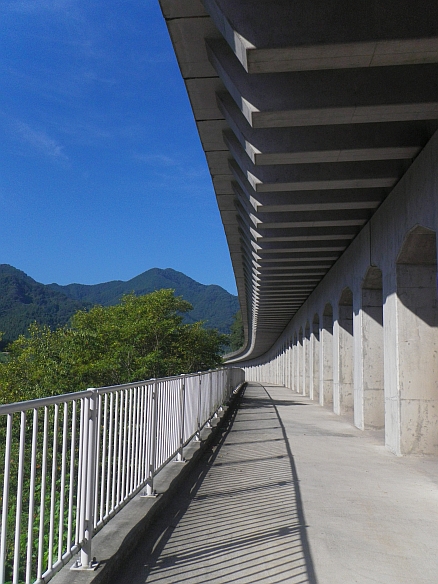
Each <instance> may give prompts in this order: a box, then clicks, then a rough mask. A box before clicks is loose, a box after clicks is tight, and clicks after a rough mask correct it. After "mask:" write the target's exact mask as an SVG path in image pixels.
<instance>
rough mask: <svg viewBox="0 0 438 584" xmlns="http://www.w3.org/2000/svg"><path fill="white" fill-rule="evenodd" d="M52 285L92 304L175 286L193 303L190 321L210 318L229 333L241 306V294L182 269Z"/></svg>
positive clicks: (211, 324) (213, 325)
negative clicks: (184, 272)
mask: <svg viewBox="0 0 438 584" xmlns="http://www.w3.org/2000/svg"><path fill="white" fill-rule="evenodd" d="M49 286H50V288H52V289H53V290H56V291H58V292H62V293H63V294H66V295H67V296H69V297H70V298H71V299H74V300H77V301H80V302H87V303H90V304H102V305H104V306H110V305H111V304H117V302H119V301H120V298H121V297H122V296H123V294H128V293H130V292H134V293H135V294H137V295H141V294H148V293H149V292H153V291H154V290H161V289H162V288H172V289H173V290H175V293H176V295H177V296H182V297H183V298H184V299H185V300H188V301H189V302H190V304H192V306H193V310H192V311H191V312H190V313H189V314H188V315H187V318H186V320H187V322H196V321H198V320H204V321H206V326H208V327H210V328H217V329H218V330H220V331H221V332H224V333H229V332H230V327H231V323H232V322H233V316H234V315H235V314H236V312H237V311H238V310H239V302H238V300H237V296H233V295H232V294H230V293H229V292H227V291H226V290H224V289H223V288H221V287H220V286H216V285H209V286H206V285H204V284H200V283H199V282H196V281H195V280H192V278H189V277H188V276H186V275H185V274H183V273H181V272H176V271H175V270H172V269H170V268H167V269H165V270H161V269H159V268H152V269H151V270H148V271H147V272H143V273H142V274H140V275H139V276H136V277H135V278H132V279H131V280H128V281H127V282H123V281H121V280H114V281H113V282H105V283H103V284H94V285H84V284H68V285H67V286H59V285H58V284H49Z"/></svg>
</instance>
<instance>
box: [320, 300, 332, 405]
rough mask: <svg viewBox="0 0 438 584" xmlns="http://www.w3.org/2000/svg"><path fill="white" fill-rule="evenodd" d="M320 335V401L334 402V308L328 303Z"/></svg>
mask: <svg viewBox="0 0 438 584" xmlns="http://www.w3.org/2000/svg"><path fill="white" fill-rule="evenodd" d="M321 325H322V326H321V329H320V335H319V349H320V352H319V388H320V391H319V403H320V404H321V405H322V406H326V405H331V404H332V403H333V309H332V307H331V305H330V304H327V305H326V306H325V309H324V313H323V316H322V322H321Z"/></svg>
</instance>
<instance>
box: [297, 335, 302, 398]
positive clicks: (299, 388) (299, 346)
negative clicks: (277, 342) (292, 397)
mask: <svg viewBox="0 0 438 584" xmlns="http://www.w3.org/2000/svg"><path fill="white" fill-rule="evenodd" d="M302 376H303V329H300V331H299V333H298V343H297V393H301V392H302Z"/></svg>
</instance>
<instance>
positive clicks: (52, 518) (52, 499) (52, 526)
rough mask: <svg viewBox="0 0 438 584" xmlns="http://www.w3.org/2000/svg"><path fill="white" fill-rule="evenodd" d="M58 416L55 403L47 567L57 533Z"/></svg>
mask: <svg viewBox="0 0 438 584" xmlns="http://www.w3.org/2000/svg"><path fill="white" fill-rule="evenodd" d="M58 416H59V404H55V415H54V417H53V441H52V488H51V491H50V522H49V550H48V551H49V554H48V562H47V567H48V568H51V567H52V566H53V542H54V535H55V503H56V474H57V473H56V471H57V462H58V460H57V458H58V456H57V455H58V453H57V450H58Z"/></svg>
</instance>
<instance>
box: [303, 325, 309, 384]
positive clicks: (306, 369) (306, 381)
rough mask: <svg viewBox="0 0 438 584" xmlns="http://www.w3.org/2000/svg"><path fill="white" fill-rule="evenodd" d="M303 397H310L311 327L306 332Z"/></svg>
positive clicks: (304, 340) (307, 327)
mask: <svg viewBox="0 0 438 584" xmlns="http://www.w3.org/2000/svg"><path fill="white" fill-rule="evenodd" d="M303 342H304V355H303V357H304V362H303V395H310V326H309V323H308V322H307V323H306V328H305V330H304V339H303Z"/></svg>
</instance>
